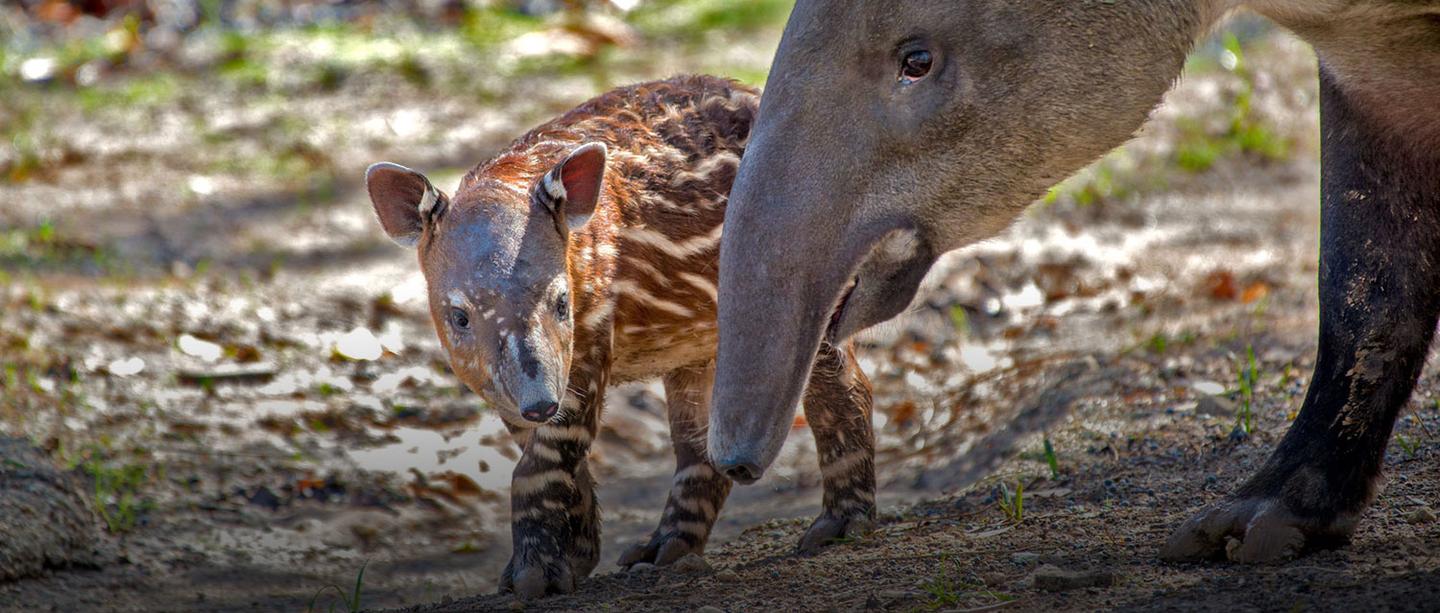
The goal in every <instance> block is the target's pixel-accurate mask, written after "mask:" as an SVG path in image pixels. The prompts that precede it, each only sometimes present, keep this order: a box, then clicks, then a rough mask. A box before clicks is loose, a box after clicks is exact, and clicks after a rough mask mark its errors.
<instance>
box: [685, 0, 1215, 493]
mask: <svg viewBox="0 0 1440 613" xmlns="http://www.w3.org/2000/svg"><path fill="white" fill-rule="evenodd" d="M1202 4H1204V3H1203V2H1197V3H1193V6H1192V4H1191V3H1184V2H1162V1H1160V0H1122V1H1120V2H1099V1H1081V0H1037V1H1025V2H1015V1H1013V0H896V1H893V2H870V1H866V0H800V1H799V2H798V3H797V4H796V6H795V9H794V12H793V13H792V14H791V16H790V21H789V23H788V25H787V26H786V28H785V33H784V36H783V38H782V39H781V42H780V49H779V52H778V54H777V56H776V58H775V62H774V64H773V66H772V67H771V71H770V76H769V79H768V82H767V86H766V91H765V96H764V99H763V100H762V102H761V107H760V114H759V117H758V118H757V122H756V125H755V128H754V130H753V132H752V136H751V138H750V142H749V146H748V147H747V149H746V152H745V156H744V159H743V161H742V163H741V167H740V170H739V174H738V177H737V179H736V183H735V186H734V189H733V191H732V192H731V197H730V202H729V206H728V208H727V210H726V215H725V233H724V237H723V239H722V242H721V249H720V296H719V326H720V340H719V353H718V356H717V360H718V361H717V374H716V383H715V391H714V397H713V408H712V413H711V424H710V434H709V450H710V454H711V458H712V460H713V461H714V462H715V465H716V466H717V467H720V468H721V470H722V471H724V472H726V473H727V474H729V475H730V476H731V477H732V478H735V479H736V480H739V481H742V482H745V481H750V480H753V479H755V478H758V477H759V475H760V473H761V472H763V471H764V469H765V468H766V467H767V466H768V465H769V464H770V463H771V462H772V461H773V460H774V458H775V456H776V454H777V453H778V452H779V449H780V445H781V443H782V442H783V440H784V436H785V433H786V432H787V431H788V429H789V425H790V422H791V419H792V416H793V412H794V410H795V406H796V404H797V402H798V400H799V397H800V392H801V390H802V389H803V386H804V384H805V381H806V379H807V377H808V375H809V372H810V368H811V361H812V357H813V356H814V354H815V351H816V349H817V348H818V346H819V344H820V343H821V342H838V341H841V340H843V339H845V338H847V337H849V336H850V335H852V334H853V333H855V332H857V331H859V330H862V329H864V328H866V327H868V326H871V325H874V324H876V323H878V322H881V321H884V320H887V319H890V318H891V317H894V316H895V315H897V314H898V313H900V312H901V311H902V310H904V309H905V308H906V307H907V305H908V304H909V303H910V301H911V300H912V298H913V297H914V296H915V293H916V290H917V288H918V287H919V284H920V282H921V280H922V278H923V277H924V276H925V273H926V272H927V271H928V270H929V268H930V266H931V264H933V263H934V262H935V260H936V258H937V257H938V256H940V255H941V254H943V253H945V252H946V251H950V250H952V249H956V248H958V247H961V246H964V245H966V244H969V243H972V242H974V241H976V240H979V239H982V238H986V237H989V236H991V235H994V234H995V233H997V232H999V231H1001V230H1003V229H1004V228H1005V227H1006V226H1007V225H1008V224H1009V223H1010V222H1011V221H1012V220H1013V219H1014V218H1015V217H1016V216H1017V215H1018V214H1019V212H1020V211H1021V210H1023V208H1024V207H1025V206H1026V205H1027V204H1029V203H1030V202H1032V201H1033V200H1034V199H1035V198H1037V197H1038V196H1040V195H1041V194H1042V193H1043V192H1044V190H1045V189H1046V188H1048V187H1049V186H1051V185H1053V184H1055V183H1056V182H1058V181H1059V180H1061V179H1063V178H1065V177H1066V176H1067V175H1069V174H1071V173H1073V172H1074V171H1075V170H1077V169H1079V168H1080V167H1082V166H1083V165H1085V164H1086V163H1088V162H1090V161H1092V160H1093V159H1095V158H1096V157H1097V156H1099V155H1100V154H1102V153H1104V152H1105V151H1107V150H1109V149H1110V148H1112V147H1114V146H1116V145H1118V144H1120V143H1122V142H1123V141H1124V140H1125V139H1127V138H1129V136H1130V135H1131V134H1132V133H1133V132H1134V130H1135V129H1136V128H1137V127H1139V126H1140V124H1141V123H1143V121H1144V119H1145V117H1146V116H1147V114H1148V112H1149V110H1150V109H1151V108H1152V107H1153V106H1154V105H1155V104H1156V103H1158V101H1159V100H1160V97H1161V96H1162V95H1163V94H1164V92H1165V91H1166V90H1167V89H1168V88H1169V86H1170V80H1171V78H1172V76H1173V75H1175V74H1178V73H1179V70H1180V67H1181V66H1182V65H1183V62H1184V59H1185V55H1186V53H1187V52H1188V50H1189V48H1190V46H1191V45H1192V43H1193V40H1194V38H1195V37H1196V36H1198V35H1199V31H1198V30H1199V29H1200V28H1201V25H1200V24H1201V23H1202V22H1204V23H1208V21H1205V20H1204V19H1203V17H1204V16H1202V15H1200V14H1199V10H1198V9H1197V8H1196V6H1199V5H1202Z"/></svg>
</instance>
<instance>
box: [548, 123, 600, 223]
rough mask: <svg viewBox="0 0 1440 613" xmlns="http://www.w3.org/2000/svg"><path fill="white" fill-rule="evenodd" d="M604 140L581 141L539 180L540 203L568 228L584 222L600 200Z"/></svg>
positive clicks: (593, 212)
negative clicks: (585, 142)
mask: <svg viewBox="0 0 1440 613" xmlns="http://www.w3.org/2000/svg"><path fill="white" fill-rule="evenodd" d="M607 152H608V150H607V149H606V148H605V143H587V144H584V145H581V146H580V147H579V148H577V149H576V150H574V151H571V152H570V155H567V156H565V159H564V160H563V161H561V162H560V163H559V164H556V165H555V167H554V168H552V169H550V172H547V173H545V177H544V178H542V179H541V180H540V184H539V185H537V186H536V187H537V188H538V189H537V190H536V191H537V192H538V194H537V195H538V196H539V197H540V200H541V203H542V204H543V205H544V206H545V207H546V208H547V209H549V211H550V214H551V215H555V219H556V221H557V222H559V223H563V224H564V225H565V227H567V228H569V230H570V231H571V232H574V231H576V230H579V229H580V228H582V227H584V226H585V222H587V221H589V220H590V216H591V215H593V214H595V205H597V204H598V203H599V202H600V189H601V187H602V186H603V185H604V183H605V155H606V153H607Z"/></svg>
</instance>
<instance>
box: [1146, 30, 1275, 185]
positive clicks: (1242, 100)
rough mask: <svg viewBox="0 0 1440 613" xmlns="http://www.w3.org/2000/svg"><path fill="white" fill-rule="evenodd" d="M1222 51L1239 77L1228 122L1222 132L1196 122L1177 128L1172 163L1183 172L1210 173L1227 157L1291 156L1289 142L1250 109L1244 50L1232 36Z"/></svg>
mask: <svg viewBox="0 0 1440 613" xmlns="http://www.w3.org/2000/svg"><path fill="white" fill-rule="evenodd" d="M1224 44H1225V51H1226V53H1228V54H1230V57H1231V58H1233V59H1234V63H1233V64H1232V65H1231V67H1230V71H1231V72H1233V73H1234V74H1235V75H1236V76H1237V77H1239V78H1240V89H1239V91H1237V92H1236V94H1235V99H1234V100H1233V101H1232V102H1231V105H1230V108H1229V113H1230V117H1229V121H1228V125H1227V128H1226V130H1225V131H1224V132H1221V133H1219V134H1212V133H1209V132H1207V131H1206V130H1205V129H1204V128H1203V127H1202V126H1201V125H1200V124H1199V123H1198V122H1194V121H1191V122H1184V123H1182V124H1181V125H1180V128H1181V140H1180V142H1179V144H1178V145H1177V146H1176V148H1175V160H1174V161H1175V164H1176V166H1178V167H1180V168H1181V169H1183V170H1186V171H1189V172H1192V173H1198V172H1204V171H1206V170H1209V169H1210V168H1211V167H1212V166H1214V165H1215V163H1216V162H1217V161H1219V160H1220V159H1221V158H1224V157H1226V156H1230V155H1235V154H1246V155H1250V156H1253V157H1257V158H1259V159H1262V160H1282V159H1285V158H1286V157H1287V156H1288V155H1289V153H1290V143H1289V142H1288V141H1287V140H1286V139H1284V138H1282V137H1281V136H1280V135H1278V134H1276V133H1275V132H1274V131H1273V130H1271V129H1270V128H1269V127H1268V126H1266V125H1265V124H1264V122H1263V121H1262V120H1261V118H1260V117H1258V116H1257V115H1256V113H1255V112H1254V108H1253V100H1254V97H1255V74H1254V72H1252V71H1251V70H1250V67H1249V64H1248V63H1247V62H1246V61H1245V50H1244V48H1243V46H1242V45H1241V44H1240V39H1239V38H1237V37H1236V36H1235V35H1234V34H1233V33H1231V34H1227V35H1226V37H1225V43H1224Z"/></svg>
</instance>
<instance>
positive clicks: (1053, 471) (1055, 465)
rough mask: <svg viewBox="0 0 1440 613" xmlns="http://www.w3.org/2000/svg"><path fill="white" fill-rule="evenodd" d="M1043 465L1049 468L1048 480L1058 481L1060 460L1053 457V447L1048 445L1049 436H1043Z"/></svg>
mask: <svg viewBox="0 0 1440 613" xmlns="http://www.w3.org/2000/svg"><path fill="white" fill-rule="evenodd" d="M1044 440H1045V465H1046V466H1049V467H1050V479H1051V480H1058V479H1060V458H1058V457H1056V455H1055V446H1054V445H1052V444H1050V434H1049V433H1046V434H1045V438H1044Z"/></svg>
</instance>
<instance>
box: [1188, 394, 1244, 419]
mask: <svg viewBox="0 0 1440 613" xmlns="http://www.w3.org/2000/svg"><path fill="white" fill-rule="evenodd" d="M1195 413H1196V414H1199V415H1206V416H1209V417H1234V416H1235V403H1233V402H1230V400H1229V399H1227V398H1222V397H1220V396H1206V397H1204V398H1201V399H1200V402H1198V403H1196V405H1195Z"/></svg>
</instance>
